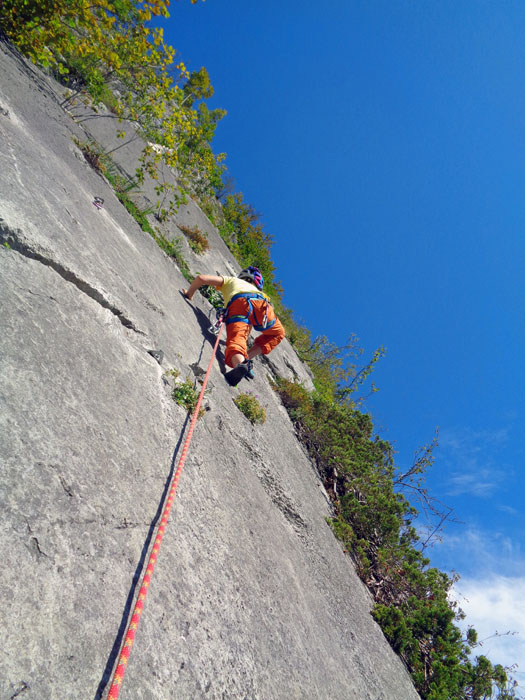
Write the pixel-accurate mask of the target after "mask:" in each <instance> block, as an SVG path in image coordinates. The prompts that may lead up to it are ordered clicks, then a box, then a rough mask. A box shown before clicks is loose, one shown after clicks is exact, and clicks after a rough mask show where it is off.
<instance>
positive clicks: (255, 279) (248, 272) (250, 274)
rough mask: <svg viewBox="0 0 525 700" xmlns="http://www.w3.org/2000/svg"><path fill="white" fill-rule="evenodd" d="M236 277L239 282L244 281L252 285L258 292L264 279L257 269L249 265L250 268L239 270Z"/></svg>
mask: <svg viewBox="0 0 525 700" xmlns="http://www.w3.org/2000/svg"><path fill="white" fill-rule="evenodd" d="M237 277H238V278H239V279H241V280H246V282H250V283H251V284H254V285H255V286H256V287H257V289H259V290H261V289H262V288H263V287H264V279H263V276H262V274H261V271H260V270H259V268H258V267H254V266H253V265H250V267H246V268H245V269H244V270H241V272H239V274H238V275H237Z"/></svg>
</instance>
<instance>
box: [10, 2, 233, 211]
mask: <svg viewBox="0 0 525 700" xmlns="http://www.w3.org/2000/svg"><path fill="white" fill-rule="evenodd" d="M196 1H197V0H192V2H196ZM168 4H169V2H168V0H4V1H3V2H2V4H1V5H0V27H1V29H2V31H3V32H4V33H5V34H6V36H7V37H8V38H9V39H10V40H11V41H12V42H13V43H14V44H15V45H16V46H17V47H18V48H19V49H20V50H21V51H22V52H23V53H25V54H26V55H27V56H29V57H30V58H31V59H32V60H33V61H35V62H36V63H39V64H40V65H42V66H44V67H48V68H50V69H52V70H54V72H55V73H56V74H58V75H60V76H62V79H63V80H64V82H65V83H66V84H67V85H69V86H70V87H73V88H74V90H73V92H72V93H71V94H70V95H69V97H68V98H67V101H69V102H71V101H72V100H73V99H74V98H78V96H79V95H87V96H89V99H90V100H91V102H92V104H93V105H94V106H95V107H96V105H97V104H99V103H105V104H106V105H107V106H109V108H110V109H111V113H109V114H106V115H104V116H106V117H112V118H116V119H119V120H120V121H122V122H128V123H130V124H132V125H133V127H134V128H135V129H138V130H139V132H140V133H141V135H142V136H143V137H145V139H146V140H147V142H148V144H147V146H146V147H145V149H144V152H143V154H142V157H141V163H140V167H139V169H138V172H137V175H138V177H139V179H142V178H144V177H145V176H146V175H150V176H151V177H153V178H154V179H155V180H158V186H157V192H158V195H159V214H161V215H162V216H163V217H167V216H169V215H170V214H171V213H172V212H173V211H174V209H176V207H177V205H178V203H179V201H180V199H181V192H182V190H181V189H180V187H178V186H174V185H170V184H168V182H166V181H164V180H163V179H162V176H161V168H160V167H159V166H160V164H161V163H162V164H164V165H166V166H167V167H168V168H170V169H172V170H173V171H174V172H175V174H176V176H177V178H178V180H179V183H180V186H181V187H182V188H185V189H186V190H188V191H190V192H191V191H192V188H198V189H199V190H200V191H201V192H204V191H206V190H207V189H209V190H210V191H213V182H214V181H216V180H217V177H218V176H220V173H221V171H222V168H221V165H220V163H221V161H222V159H223V155H222V154H221V155H218V156H215V155H214V154H213V151H212V148H211V140H212V138H213V134H214V131H215V127H216V125H217V123H218V121H219V120H220V119H221V118H222V117H223V116H224V114H225V112H224V110H220V109H215V110H209V109H208V108H207V107H206V105H205V104H203V103H202V100H203V99H205V98H207V97H209V96H211V95H212V94H213V87H212V86H211V83H210V78H209V76H208V73H207V71H206V69H205V68H201V69H200V70H199V71H195V72H193V73H190V72H189V71H188V70H187V68H186V66H185V64H184V63H183V62H178V63H177V64H175V62H174V59H175V50H174V49H173V48H172V47H171V46H169V45H168V44H166V43H165V41H164V37H163V30H162V28H160V27H153V26H151V23H150V20H152V18H154V17H168V16H169V13H168ZM124 135H125V132H124V131H122V133H121V136H124Z"/></svg>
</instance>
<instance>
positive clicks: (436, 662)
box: [276, 343, 515, 700]
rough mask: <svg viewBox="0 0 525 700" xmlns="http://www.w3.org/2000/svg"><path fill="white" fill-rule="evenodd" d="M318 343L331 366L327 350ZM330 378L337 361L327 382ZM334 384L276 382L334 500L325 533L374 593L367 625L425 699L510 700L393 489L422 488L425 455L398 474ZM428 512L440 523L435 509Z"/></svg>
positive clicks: (386, 448) (502, 676)
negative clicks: (314, 386)
mask: <svg viewBox="0 0 525 700" xmlns="http://www.w3.org/2000/svg"><path fill="white" fill-rule="evenodd" d="M321 346H324V347H325V348H326V350H327V358H326V361H327V362H328V363H330V361H331V360H333V357H334V348H333V346H331V345H330V344H328V345H327V344H326V343H322V344H321ZM321 346H320V347H321ZM320 347H318V348H317V349H316V352H317V353H318V352H320ZM335 356H336V357H337V354H335ZM321 364H322V363H321ZM354 371H355V370H354ZM338 372H340V367H339V365H338V364H336V373H335V377H337V376H338ZM357 375H358V373H357ZM334 386H336V387H337V381H336V379H335V378H334V379H333V380H332V382H331V384H330V385H329V387H331V388H332V396H330V393H329V391H328V390H327V389H326V387H325V388H324V390H321V391H316V392H314V393H309V392H307V391H306V390H305V389H304V387H302V386H301V385H299V384H297V383H294V382H290V381H287V380H284V379H280V380H278V381H277V384H276V388H277V391H278V392H279V394H280V396H281V398H282V400H283V403H284V405H285V407H286V408H287V410H288V412H289V414H290V417H291V418H292V420H293V422H294V425H295V429H296V431H297V433H298V436H299V438H300V439H301V441H302V442H303V443H304V444H305V445H306V447H307V449H308V451H309V453H310V455H311V457H312V459H313V460H314V461H315V463H316V466H317V469H318V471H319V473H320V475H321V476H322V478H323V481H324V485H325V488H326V490H327V492H328V494H329V496H330V497H331V500H332V501H333V503H334V508H335V516H334V518H333V519H332V521H331V525H332V528H333V530H334V532H335V533H336V535H337V536H338V537H339V538H340V539H341V540H342V542H343V543H344V546H345V548H346V550H347V551H348V552H349V553H350V554H351V556H352V558H353V559H354V562H355V564H356V569H357V571H358V573H359V575H360V577H361V578H362V579H363V581H364V582H365V584H366V585H367V587H368V589H369V590H370V592H371V594H372V595H373V598H374V601H375V603H376V604H375V607H374V611H373V615H374V618H375V619H376V620H377V622H378V623H379V624H380V625H381V627H382V629H383V632H384V634H385V636H386V638H387V639H388V641H389V642H390V644H391V646H392V648H393V649H394V650H395V651H396V652H397V653H398V654H399V656H401V658H402V659H403V660H404V662H405V663H406V665H407V667H408V669H409V670H410V673H411V675H412V678H413V681H414V684H415V686H416V689H417V690H418V692H419V693H420V694H421V696H422V698H424V699H425V700H467V699H469V700H488V699H489V698H499V700H508V698H512V697H515V695H514V689H513V685H512V683H509V679H508V678H507V673H506V670H505V669H504V668H503V667H502V666H499V665H497V666H493V665H492V664H491V663H490V661H489V660H488V659H487V658H486V657H484V656H480V657H478V658H477V659H475V660H474V661H472V660H471V658H470V652H471V646H473V645H474V644H475V641H476V635H475V632H474V631H473V630H471V631H470V632H469V635H468V637H467V639H466V640H464V639H463V638H462V634H461V631H460V629H459V627H458V626H457V624H456V623H457V622H459V621H460V620H461V619H463V613H462V611H461V610H460V609H459V608H458V607H457V606H456V605H455V604H454V603H452V602H451V601H450V599H449V591H450V587H451V586H452V584H453V583H454V581H455V579H453V578H450V577H449V576H447V575H446V574H445V573H443V572H441V571H439V570H438V569H436V568H433V567H431V566H430V561H429V559H428V558H426V557H425V556H424V552H423V549H424V547H423V546H422V542H421V540H420V538H419V535H418V533H417V530H416V528H415V526H414V521H415V518H416V517H417V515H418V513H417V510H416V509H415V508H414V507H413V505H412V504H411V503H410V501H409V500H408V499H407V498H406V496H405V495H404V494H403V493H402V492H401V491H400V490H399V488H396V486H397V487H398V486H399V485H400V483H403V482H404V481H405V483H406V480H407V479H408V478H409V476H411V477H416V479H417V480H418V481H417V482H416V483H417V484H418V485H419V486H418V488H422V486H421V482H420V481H419V479H420V477H421V476H422V473H423V471H424V469H425V468H427V467H428V466H429V465H430V464H431V462H432V459H431V452H430V453H429V451H428V448H426V449H424V450H423V458H421V455H419V457H420V458H419V459H416V461H415V463H414V465H413V468H412V469H411V470H408V472H407V473H405V474H400V473H399V471H398V470H397V469H396V467H395V464H394V457H393V449H392V447H391V445H390V444H389V443H388V442H387V441H385V440H382V439H381V438H380V437H378V436H377V435H375V433H374V426H373V423H372V420H371V418H370V416H369V415H368V414H366V413H362V412H361V411H359V410H358V409H357V407H356V406H355V404H354V403H353V402H352V401H350V400H348V395H346V394H344V392H343V394H341V391H340V389H337V388H336V389H335V390H333V387H334ZM350 388H351V384H350ZM433 444H434V445H435V442H434V443H433ZM416 457H417V455H416ZM427 495H428V494H427ZM435 515H436V516H437V518H438V520H439V516H440V513H439V509H436V512H435Z"/></svg>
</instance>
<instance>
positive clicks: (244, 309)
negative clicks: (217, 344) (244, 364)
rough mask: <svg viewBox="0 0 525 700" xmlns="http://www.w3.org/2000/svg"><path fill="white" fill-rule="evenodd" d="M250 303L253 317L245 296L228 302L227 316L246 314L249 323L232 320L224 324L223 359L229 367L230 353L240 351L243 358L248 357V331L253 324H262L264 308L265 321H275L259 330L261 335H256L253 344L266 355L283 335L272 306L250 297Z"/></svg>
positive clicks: (282, 329) (233, 353) (280, 324)
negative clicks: (224, 350) (224, 343)
mask: <svg viewBox="0 0 525 700" xmlns="http://www.w3.org/2000/svg"><path fill="white" fill-rule="evenodd" d="M251 304H252V307H253V310H254V312H255V318H254V317H253V314H251V315H249V314H250V304H249V303H248V300H247V299H245V298H241V299H235V301H234V302H233V303H232V304H230V306H229V308H228V316H229V317H232V316H246V317H247V318H248V320H249V321H250V323H243V322H242V321H234V322H233V323H228V324H227V325H226V352H225V360H226V364H227V365H228V366H229V367H233V365H232V364H231V358H232V355H235V354H236V353H240V354H241V355H243V357H244V358H246V357H248V351H247V342H248V336H249V335H250V331H251V330H252V327H253V324H254V323H256V324H262V321H263V318H264V313H265V310H266V309H267V323H271V322H272V321H273V320H274V319H275V323H274V324H273V326H272V327H271V328H266V329H265V330H263V331H261V335H258V336H257V338H256V339H255V345H258V346H259V347H260V348H261V351H262V354H263V355H268V353H269V352H271V351H272V350H273V349H274V348H275V347H276V346H277V345H279V343H280V342H281V340H282V339H283V338H284V336H285V332H284V328H283V325H282V323H281V322H280V321H279V319H278V318H277V317H276V316H275V313H274V310H273V306H272V305H271V304H267V303H266V301H265V300H264V299H251Z"/></svg>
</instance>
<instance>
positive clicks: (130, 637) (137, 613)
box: [107, 321, 222, 700]
mask: <svg viewBox="0 0 525 700" xmlns="http://www.w3.org/2000/svg"><path fill="white" fill-rule="evenodd" d="M221 329H222V321H221V324H220V326H219V330H218V331H217V340H216V341H215V345H214V347H213V352H212V355H211V359H210V364H209V365H208V370H207V372H206V376H205V377H204V381H203V382H202V388H201V391H200V394H199V398H198V400H197V404H196V405H195V409H194V411H193V415H192V418H191V423H190V427H189V429H188V434H187V436H186V441H185V443H184V447H183V448H182V454H181V457H180V460H179V463H178V465H177V471H176V472H175V475H174V477H173V480H172V482H171V488H170V491H169V493H168V498H167V501H166V505H165V507H164V512H163V514H162V520H161V521H160V525H159V529H158V530H157V536H156V538H155V542H154V543H153V549H152V550H151V554H150V556H149V559H148V566H147V568H146V573H145V574H144V576H143V578H142V582H141V586H140V591H139V595H138V598H137V602H136V603H135V608H134V610H133V614H132V616H131V622H130V623H129V626H128V629H127V632H126V638H125V640H124V645H123V647H122V649H121V651H120V656H119V659H118V661H117V666H116V669H115V672H114V674H113V679H112V681H111V688H110V690H109V693H108V696H107V697H108V700H116V698H118V696H119V693H120V688H121V686H122V681H123V679H124V674H125V672H126V666H127V665H128V660H129V655H130V654H131V649H132V647H133V642H134V640H135V634H136V632H137V627H138V625H139V622H140V617H141V615H142V610H143V608H144V600H145V599H146V594H147V592H148V588H149V585H150V582H151V577H152V575H153V570H154V568H155V563H156V561H157V555H158V552H159V549H160V544H161V542H162V538H163V537H164V531H165V529H166V524H167V522H168V517H169V514H170V511H171V506H172V504H173V499H174V497H175V491H176V490H177V486H178V484H179V479H180V475H181V473H182V468H183V467H184V462H185V461H186V455H187V453H188V449H189V446H190V442H191V438H192V435H193V430H194V428H195V423H196V422H197V418H198V416H199V409H200V407H201V403H202V399H203V396H204V392H205V391H206V385H207V384H208V379H209V376H210V373H211V368H212V365H213V360H214V359H215V355H216V353H217V348H218V347H219V340H220V333H221Z"/></svg>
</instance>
